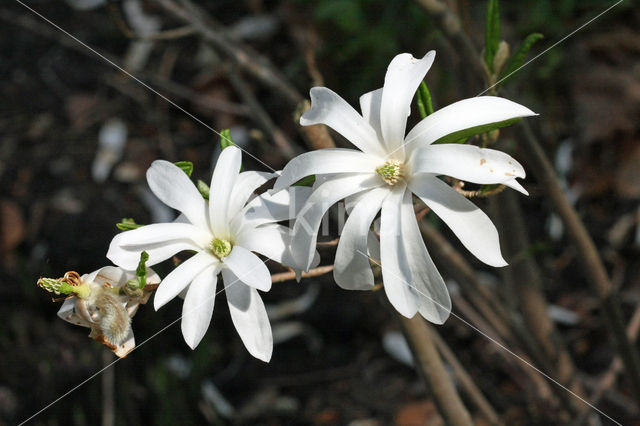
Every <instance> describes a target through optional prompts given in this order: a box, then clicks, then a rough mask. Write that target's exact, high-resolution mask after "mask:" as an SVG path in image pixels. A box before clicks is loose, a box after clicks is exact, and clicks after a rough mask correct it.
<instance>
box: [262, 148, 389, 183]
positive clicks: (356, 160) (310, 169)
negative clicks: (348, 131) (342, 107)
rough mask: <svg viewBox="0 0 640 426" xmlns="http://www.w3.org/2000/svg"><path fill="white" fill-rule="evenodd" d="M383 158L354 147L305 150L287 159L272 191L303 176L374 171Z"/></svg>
mask: <svg viewBox="0 0 640 426" xmlns="http://www.w3.org/2000/svg"><path fill="white" fill-rule="evenodd" d="M383 162H384V161H383V160H380V159H378V158H375V157H372V156H370V155H367V154H365V153H364V152H360V151H356V150H355V149H345V148H327V149H319V150H317V151H311V152H305V153H304V154H300V155H298V156H297V157H295V158H294V159H293V160H291V161H289V163H287V165H286V166H285V167H284V169H283V170H282V174H281V175H280V177H279V178H278V180H276V183H275V184H274V185H273V191H279V190H281V189H283V188H286V187H288V186H290V185H292V184H294V183H296V182H297V181H299V180H300V179H302V178H303V177H306V176H310V175H315V174H326V173H375V171H376V167H378V166H380V164H381V163H383Z"/></svg>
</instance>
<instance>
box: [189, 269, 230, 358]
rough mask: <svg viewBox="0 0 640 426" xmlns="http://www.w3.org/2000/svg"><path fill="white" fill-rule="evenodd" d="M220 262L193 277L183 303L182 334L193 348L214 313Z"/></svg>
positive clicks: (207, 326)
mask: <svg viewBox="0 0 640 426" xmlns="http://www.w3.org/2000/svg"><path fill="white" fill-rule="evenodd" d="M220 266H221V265H220V264H216V265H211V266H209V267H207V268H205V269H204V270H203V271H202V272H200V273H199V274H198V275H196V277H195V278H194V279H193V282H192V283H191V285H190V286H189V287H188V290H187V295H186V296H185V298H184V303H183V304H182V322H181V323H180V328H181V329H182V336H183V337H184V340H185V342H187V345H189V347H190V348H191V349H195V347H196V346H198V343H200V341H201V340H202V338H203V337H204V335H205V333H206V332H207V329H208V328H209V323H210V322H211V316H212V315H213V305H214V302H215V300H216V284H217V282H218V272H219V271H220Z"/></svg>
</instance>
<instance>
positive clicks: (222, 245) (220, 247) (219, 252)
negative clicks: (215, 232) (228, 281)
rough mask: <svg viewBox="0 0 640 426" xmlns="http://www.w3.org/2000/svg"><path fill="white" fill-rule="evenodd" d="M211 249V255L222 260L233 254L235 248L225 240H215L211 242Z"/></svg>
mask: <svg viewBox="0 0 640 426" xmlns="http://www.w3.org/2000/svg"><path fill="white" fill-rule="evenodd" d="M209 248H210V249H211V253H213V255H214V256H215V257H217V258H218V259H222V258H223V257H227V256H229V254H231V249H232V248H233V246H232V245H231V243H230V242H229V241H227V240H223V239H221V238H214V239H213V241H211V245H210V247H209Z"/></svg>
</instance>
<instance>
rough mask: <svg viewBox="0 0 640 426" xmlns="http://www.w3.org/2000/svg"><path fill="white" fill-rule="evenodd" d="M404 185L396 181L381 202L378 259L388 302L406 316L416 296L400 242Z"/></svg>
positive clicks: (412, 310) (415, 309)
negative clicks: (389, 192) (396, 183)
mask: <svg viewBox="0 0 640 426" xmlns="http://www.w3.org/2000/svg"><path fill="white" fill-rule="evenodd" d="M405 189H406V187H405V186H404V185H396V186H395V187H394V188H393V191H392V192H391V194H389V196H387V198H385V200H384V202H383V203H382V215H381V225H380V263H381V265H382V279H383V281H384V290H385V293H387V298H388V299H389V302H391V304H392V305H393V307H394V308H396V310H397V311H398V312H400V314H402V315H404V316H405V317H407V318H411V317H413V316H414V315H415V314H416V312H418V305H417V297H416V294H415V291H414V290H413V288H411V269H410V268H409V265H408V263H407V257H406V253H405V249H404V245H403V243H402V238H403V236H402V227H401V223H400V221H401V220H402V219H401V211H402V198H403V196H404V192H405Z"/></svg>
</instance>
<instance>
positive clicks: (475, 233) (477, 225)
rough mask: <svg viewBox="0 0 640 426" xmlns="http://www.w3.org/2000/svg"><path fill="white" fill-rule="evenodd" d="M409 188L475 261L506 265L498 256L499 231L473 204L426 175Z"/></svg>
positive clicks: (415, 180)
mask: <svg viewBox="0 0 640 426" xmlns="http://www.w3.org/2000/svg"><path fill="white" fill-rule="evenodd" d="M409 188H410V189H411V191H413V193H414V194H416V195H417V196H418V197H420V199H421V200H422V201H424V203H425V204H426V205H427V206H429V208H430V209H431V210H433V212H434V213H435V214H437V215H438V216H439V217H440V219H442V220H443V221H444V223H446V224H447V226H449V228H451V230H452V231H453V233H454V234H456V236H457V237H458V238H459V239H460V242H462V244H463V245H464V246H465V247H466V248H467V250H469V251H470V252H471V253H472V254H473V255H474V256H475V257H477V258H478V259H480V260H481V261H483V262H484V263H486V264H487V265H491V266H506V265H507V262H505V261H504V259H503V258H502V254H501V253H500V241H499V238H498V230H497V229H496V227H495V226H494V225H493V222H491V219H489V217H488V216H487V215H486V214H484V212H483V211H482V210H480V209H479V208H478V207H476V205H475V204H473V203H472V202H471V201H469V200H467V199H466V198H465V197H463V196H462V195H461V194H459V193H458V192H457V191H456V190H455V189H453V188H451V187H450V186H449V185H447V184H446V183H444V182H443V181H441V180H440V179H438V178H436V177H434V176H430V175H426V174H423V175H420V176H419V177H416V178H414V179H412V180H411V182H410V183H409Z"/></svg>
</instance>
